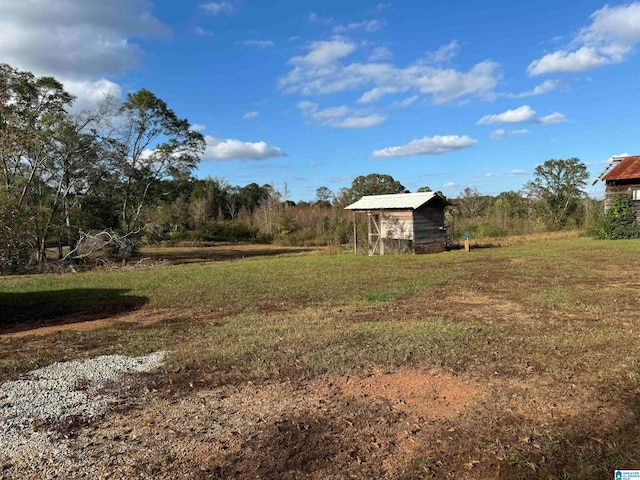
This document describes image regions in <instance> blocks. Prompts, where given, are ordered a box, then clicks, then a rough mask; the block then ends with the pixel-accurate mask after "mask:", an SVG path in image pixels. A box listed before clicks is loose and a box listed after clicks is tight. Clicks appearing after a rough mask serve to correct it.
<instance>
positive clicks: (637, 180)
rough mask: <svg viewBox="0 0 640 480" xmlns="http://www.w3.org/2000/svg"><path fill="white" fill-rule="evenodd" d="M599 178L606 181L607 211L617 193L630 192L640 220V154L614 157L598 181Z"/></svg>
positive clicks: (605, 200)
mask: <svg viewBox="0 0 640 480" xmlns="http://www.w3.org/2000/svg"><path fill="white" fill-rule="evenodd" d="M598 180H603V181H604V182H605V193H604V210H605V211H607V210H608V209H609V208H611V205H613V197H614V196H615V195H617V194H621V193H628V194H629V195H631V197H632V198H633V201H634V203H635V205H636V212H637V217H638V220H640V156H631V157H614V158H613V160H612V161H611V163H610V164H609V165H608V166H607V168H606V170H605V171H604V172H602V173H601V174H600V176H599V177H598V179H597V180H596V182H597V181H598ZM594 184H595V182H594Z"/></svg>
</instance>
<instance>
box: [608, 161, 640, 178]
mask: <svg viewBox="0 0 640 480" xmlns="http://www.w3.org/2000/svg"><path fill="white" fill-rule="evenodd" d="M634 178H640V155H636V156H633V157H624V158H623V159H622V160H620V161H619V162H618V164H617V165H616V166H615V167H613V168H612V169H611V170H609V171H608V172H607V173H606V174H605V175H604V176H603V177H602V180H605V181H606V180H631V179H634Z"/></svg>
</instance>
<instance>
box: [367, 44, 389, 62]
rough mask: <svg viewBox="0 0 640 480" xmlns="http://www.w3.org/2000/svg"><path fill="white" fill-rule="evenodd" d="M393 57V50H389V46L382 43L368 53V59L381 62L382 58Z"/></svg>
mask: <svg viewBox="0 0 640 480" xmlns="http://www.w3.org/2000/svg"><path fill="white" fill-rule="evenodd" d="M392 58H393V52H391V50H389V47H385V46H384V45H382V46H380V47H375V48H374V49H373V50H372V51H371V54H369V60H370V61H371V62H382V61H384V60H390V59H392Z"/></svg>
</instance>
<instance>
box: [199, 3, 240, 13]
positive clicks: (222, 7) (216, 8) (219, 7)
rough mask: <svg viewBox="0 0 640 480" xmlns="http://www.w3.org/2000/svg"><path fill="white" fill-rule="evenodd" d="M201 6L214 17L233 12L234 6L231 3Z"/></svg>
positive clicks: (204, 4)
mask: <svg viewBox="0 0 640 480" xmlns="http://www.w3.org/2000/svg"><path fill="white" fill-rule="evenodd" d="M200 6H201V7H202V8H203V9H205V10H206V11H207V12H209V13H211V14H212V15H218V14H219V13H229V12H231V11H232V10H233V6H232V5H231V3H230V2H210V3H203V4H202V5H200Z"/></svg>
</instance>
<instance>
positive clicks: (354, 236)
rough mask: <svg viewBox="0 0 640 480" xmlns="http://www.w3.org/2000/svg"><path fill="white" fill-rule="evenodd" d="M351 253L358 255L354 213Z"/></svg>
mask: <svg viewBox="0 0 640 480" xmlns="http://www.w3.org/2000/svg"><path fill="white" fill-rule="evenodd" d="M353 253H354V254H355V255H357V254H358V227H357V226H356V212H353Z"/></svg>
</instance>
